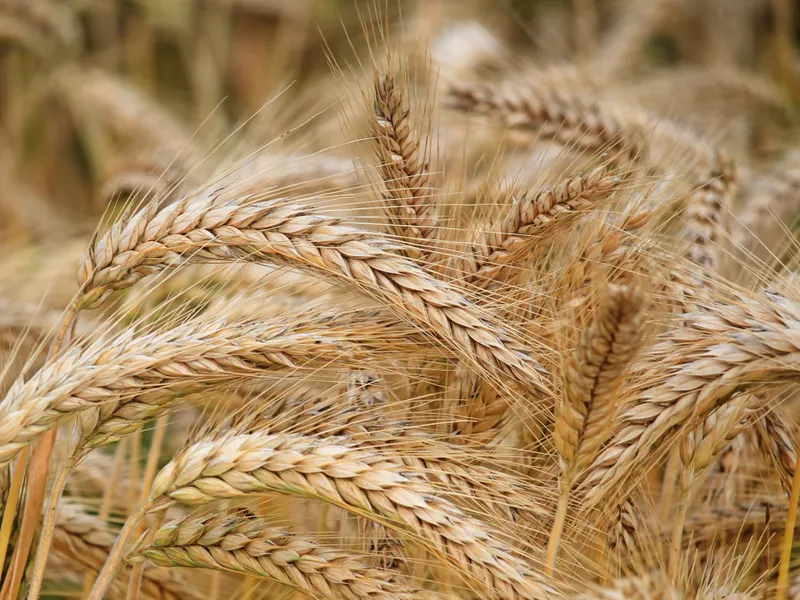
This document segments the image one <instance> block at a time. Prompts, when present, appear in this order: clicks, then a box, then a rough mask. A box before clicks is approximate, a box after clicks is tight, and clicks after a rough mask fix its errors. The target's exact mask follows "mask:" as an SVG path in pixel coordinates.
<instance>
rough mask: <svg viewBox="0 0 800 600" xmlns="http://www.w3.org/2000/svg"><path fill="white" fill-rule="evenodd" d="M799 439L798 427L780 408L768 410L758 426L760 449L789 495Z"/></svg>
mask: <svg viewBox="0 0 800 600" xmlns="http://www.w3.org/2000/svg"><path fill="white" fill-rule="evenodd" d="M798 439H799V438H798V432H797V426H796V425H795V424H794V423H793V422H792V419H791V417H790V416H789V415H787V414H786V413H785V411H784V410H783V409H782V408H781V407H780V406H777V407H775V408H771V409H768V410H767V411H766V412H765V414H764V416H763V417H762V418H761V419H760V420H759V421H758V422H757V424H756V443H757V444H758V448H759V450H760V451H761V454H762V455H763V456H764V458H765V459H766V461H767V464H770V465H772V467H773V468H774V470H775V472H776V473H778V476H779V478H780V480H781V485H782V486H783V489H784V490H785V491H786V494H787V495H788V494H789V493H790V492H791V489H792V480H793V479H794V466H795V464H796V463H797V440H798Z"/></svg>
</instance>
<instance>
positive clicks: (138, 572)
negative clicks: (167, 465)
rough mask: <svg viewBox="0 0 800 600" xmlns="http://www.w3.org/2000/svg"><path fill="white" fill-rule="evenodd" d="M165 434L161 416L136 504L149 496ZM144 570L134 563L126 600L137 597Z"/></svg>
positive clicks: (165, 430)
mask: <svg viewBox="0 0 800 600" xmlns="http://www.w3.org/2000/svg"><path fill="white" fill-rule="evenodd" d="M166 432H167V417H166V415H163V416H161V417H159V418H158V419H156V429H155V433H154V434H153V440H152V443H151V444H150V452H149V453H148V455H147V465H146V466H145V470H144V481H143V482H142V488H141V489H140V490H139V502H138V504H143V503H144V502H145V500H147V497H148V496H149V495H150V488H151V487H152V485H153V479H154V478H155V476H156V469H158V459H159V457H160V456H161V445H162V443H163V442H164V435H165V434H166ZM159 518H160V519H162V520H163V518H164V513H162V514H161V515H159ZM142 525H143V521H140V522H139V524H138V525H137V526H136V528H135V529H134V534H133V537H134V538H138V537H139V535H140V534H141V530H142ZM158 527H159V526H158V525H156V526H155V528H151V535H155V532H156V530H157V529H158ZM143 569H144V563H143V562H139V563H136V565H134V567H133V571H132V572H131V578H130V581H129V582H128V593H127V596H126V598H127V600H136V598H137V597H138V595H139V588H140V587H141V585H142V572H143Z"/></svg>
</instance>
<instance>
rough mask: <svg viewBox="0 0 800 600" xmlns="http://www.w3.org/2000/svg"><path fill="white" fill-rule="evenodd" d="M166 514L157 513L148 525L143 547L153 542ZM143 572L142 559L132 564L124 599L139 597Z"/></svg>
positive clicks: (129, 599)
mask: <svg viewBox="0 0 800 600" xmlns="http://www.w3.org/2000/svg"><path fill="white" fill-rule="evenodd" d="M148 489H149V486H148ZM166 516H167V512H166V511H162V512H160V513H159V514H158V516H157V517H156V519H155V522H154V523H153V525H152V526H151V527H150V530H149V531H148V533H147V536H146V539H144V540H142V546H143V547H145V548H147V547H148V546H149V545H150V544H152V543H153V538H154V537H155V535H156V532H157V531H158V530H159V529H161V526H162V525H163V524H164V518H165V517H166ZM140 522H141V521H140ZM143 573H144V561H139V562H137V563H136V564H135V565H134V566H133V570H132V571H131V579H130V582H128V592H127V594H126V595H125V600H136V599H137V598H138V597H139V590H140V589H141V587H142V574H143Z"/></svg>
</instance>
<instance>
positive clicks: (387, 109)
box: [373, 73, 437, 258]
mask: <svg viewBox="0 0 800 600" xmlns="http://www.w3.org/2000/svg"><path fill="white" fill-rule="evenodd" d="M404 104H405V103H404V100H403V90H402V89H401V87H400V86H398V85H397V83H396V82H395V78H394V76H393V75H392V74H391V73H389V74H382V73H377V74H376V75H375V119H374V120H373V129H374V133H375V139H376V140H377V141H378V148H379V151H378V157H379V159H380V161H381V162H380V170H381V175H382V176H383V182H384V186H385V193H384V198H385V205H386V208H387V212H388V213H389V217H390V221H391V223H392V232H393V233H394V234H395V235H396V236H398V238H399V239H401V240H403V241H404V242H407V243H410V244H412V246H411V247H409V248H407V249H406V250H405V253H406V254H407V255H408V256H409V257H411V258H422V257H424V256H426V255H427V254H429V252H430V248H426V247H425V246H426V245H429V244H430V241H432V240H435V239H436V237H437V228H436V225H437V219H436V214H435V205H434V197H433V190H432V189H431V184H430V175H429V173H428V167H427V159H426V156H425V155H424V152H425V150H424V149H423V148H422V147H421V145H420V141H419V138H418V134H417V133H416V131H415V129H414V125H413V123H412V122H411V118H410V115H409V109H408V108H407V107H405V106H404ZM414 246H422V248H419V247H414Z"/></svg>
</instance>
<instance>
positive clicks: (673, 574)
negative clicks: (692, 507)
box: [667, 489, 692, 584]
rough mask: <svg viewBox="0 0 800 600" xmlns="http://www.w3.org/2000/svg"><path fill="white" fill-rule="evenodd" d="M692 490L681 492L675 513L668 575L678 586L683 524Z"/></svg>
mask: <svg viewBox="0 0 800 600" xmlns="http://www.w3.org/2000/svg"><path fill="white" fill-rule="evenodd" d="M691 493H692V491H691V489H684V490H681V495H680V498H678V510H677V511H676V513H675V521H674V523H673V526H672V541H671V542H670V547H669V563H668V564H667V575H668V576H669V578H670V580H671V581H672V583H673V584H677V583H678V581H677V576H678V566H679V564H680V552H681V540H682V539H683V524H684V523H685V522H686V512H687V511H688V510H689V498H690V497H691Z"/></svg>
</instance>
